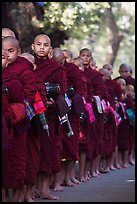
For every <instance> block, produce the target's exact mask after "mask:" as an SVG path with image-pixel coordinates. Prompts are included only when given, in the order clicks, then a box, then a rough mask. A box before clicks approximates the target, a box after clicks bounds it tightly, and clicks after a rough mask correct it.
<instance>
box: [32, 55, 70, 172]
mask: <svg viewBox="0 0 137 204" xmlns="http://www.w3.org/2000/svg"><path fill="white" fill-rule="evenodd" d="M35 63H36V65H37V67H36V69H35V70H34V72H35V73H36V75H37V76H38V77H39V78H40V79H42V81H43V82H51V83H55V84H59V86H60V90H61V95H64V93H65V92H66V88H67V81H66V70H65V68H64V67H62V66H61V65H58V64H57V63H55V62H54V61H53V60H51V59H48V58H47V59H46V60H45V59H39V58H37V57H36V56H35ZM55 110H56V103H55V105H54V107H53V108H48V110H47V112H46V117H47V119H48V123H49V130H50V135H49V136H48V135H47V133H46V132H45V133H44V134H43V135H42V138H41V160H40V168H39V171H40V172H45V173H48V174H51V173H52V172H53V171H56V172H57V171H60V169H61V151H62V136H63V135H62V134H61V126H60V124H59V119H58V115H56V113H55Z"/></svg>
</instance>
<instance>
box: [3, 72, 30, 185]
mask: <svg viewBox="0 0 137 204" xmlns="http://www.w3.org/2000/svg"><path fill="white" fill-rule="evenodd" d="M2 86H6V87H7V88H8V93H7V96H8V104H10V103H14V102H16V103H17V102H20V103H23V104H24V92H23V87H22V85H21V83H20V80H19V78H18V77H16V76H14V75H13V74H11V73H9V72H7V69H5V70H3V71H2ZM3 100H4V98H3ZM3 104H4V101H3ZM3 108H4V109H5V106H3ZM11 113H12V112H11V111H10V113H8V111H4V115H5V117H6V119H7V124H8V129H9V133H11V132H12V135H11V134H10V137H9V144H10V149H9V186H8V188H9V187H10V188H15V189H19V188H22V187H23V185H24V180H25V168H26V153H25V151H26V135H27V128H28V123H27V119H26V118H25V119H23V120H22V121H20V122H19V123H18V124H16V125H13V124H11V121H12V116H13V115H12V114H11ZM10 119H11V120H10Z"/></svg>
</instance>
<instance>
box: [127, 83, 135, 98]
mask: <svg viewBox="0 0 137 204" xmlns="http://www.w3.org/2000/svg"><path fill="white" fill-rule="evenodd" d="M125 93H127V95H128V96H130V97H131V98H134V96H135V90H134V86H133V85H127V86H126V88H125Z"/></svg>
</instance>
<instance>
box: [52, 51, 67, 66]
mask: <svg viewBox="0 0 137 204" xmlns="http://www.w3.org/2000/svg"><path fill="white" fill-rule="evenodd" d="M53 59H54V61H55V62H57V63H59V64H64V60H65V55H64V52H63V50H62V49H60V48H54V49H53Z"/></svg>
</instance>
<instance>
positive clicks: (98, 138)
mask: <svg viewBox="0 0 137 204" xmlns="http://www.w3.org/2000/svg"><path fill="white" fill-rule="evenodd" d="M84 72H85V75H86V77H87V82H88V85H87V87H88V97H87V101H89V102H91V99H92V97H93V96H99V97H100V98H101V99H107V97H108V92H107V89H106V86H105V83H104V80H103V78H102V75H101V73H99V72H98V71H96V70H94V69H92V68H91V67H90V66H89V67H88V68H85V70H84ZM92 105H93V110H94V114H95V118H96V121H95V122H94V123H93V124H92V127H91V129H92V130H91V137H92V139H93V146H94V150H93V154H94V156H96V155H98V154H101V150H102V142H103V134H104V120H103V115H102V114H100V113H98V112H97V109H96V106H95V104H93V103H92Z"/></svg>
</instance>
